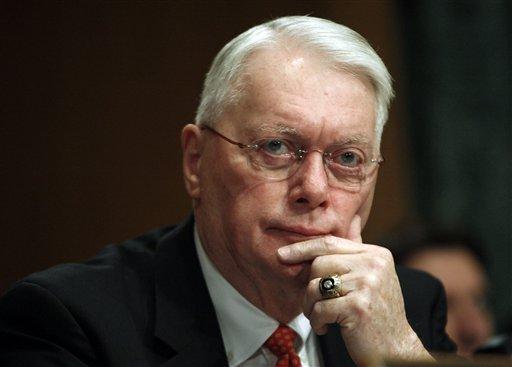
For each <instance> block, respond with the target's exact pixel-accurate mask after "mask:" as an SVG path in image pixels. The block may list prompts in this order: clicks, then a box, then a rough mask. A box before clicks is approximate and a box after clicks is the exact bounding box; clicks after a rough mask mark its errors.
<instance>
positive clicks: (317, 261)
mask: <svg viewBox="0 0 512 367" xmlns="http://www.w3.org/2000/svg"><path fill="white" fill-rule="evenodd" d="M322 263H323V257H322V256H317V257H315V258H314V259H313V261H312V262H311V268H312V269H319V268H322Z"/></svg>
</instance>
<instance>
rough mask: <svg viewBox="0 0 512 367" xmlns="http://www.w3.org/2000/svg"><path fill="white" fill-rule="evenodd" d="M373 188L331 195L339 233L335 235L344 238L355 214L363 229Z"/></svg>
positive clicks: (370, 203)
mask: <svg viewBox="0 0 512 367" xmlns="http://www.w3.org/2000/svg"><path fill="white" fill-rule="evenodd" d="M373 193H374V186H373V185H372V186H366V187H363V188H362V189H361V190H360V191H359V192H348V191H343V190H340V191H338V192H336V193H334V194H332V195H331V198H330V199H331V202H332V203H333V208H334V210H335V212H336V216H337V221H338V223H339V228H340V232H339V233H337V234H336V235H339V236H341V237H344V236H345V235H346V234H347V233H346V232H347V231H348V228H349V226H350V223H351V221H352V219H353V218H354V216H355V215H356V214H357V215H359V216H360V217H361V227H362V228H364V225H365V224H366V221H367V219H368V216H369V214H370V209H371V206H372V201H373Z"/></svg>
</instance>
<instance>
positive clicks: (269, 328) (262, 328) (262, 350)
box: [194, 226, 322, 367]
mask: <svg viewBox="0 0 512 367" xmlns="http://www.w3.org/2000/svg"><path fill="white" fill-rule="evenodd" d="M194 240H195V244H196V250H197V254H198V257H199V262H200V264H201V269H202V271H203V275H204V278H205V280H206V285H207V287H208V291H209V293H210V297H211V299H212V301H213V305H214V307H215V312H216V314H217V319H218V321H219V325H220V331H221V333H222V340H223V342H224V348H225V350H226V355H227V357H228V362H229V367H256V366H258V367H260V366H261V367H263V366H272V367H273V366H275V363H276V362H277V357H276V356H275V355H274V354H273V353H272V352H271V351H270V350H269V349H267V348H266V347H264V346H263V344H264V343H265V341H266V340H267V339H268V338H269V337H270V335H272V333H273V332H274V331H275V330H276V329H277V327H278V326H279V322H278V321H276V320H274V319H272V318H271V317H269V316H268V315H266V314H265V313H264V312H263V311H261V310H260V309H259V308H257V307H255V306H254V305H253V304H251V303H250V302H249V301H247V300H246V299H245V298H244V297H243V296H242V295H241V294H240V293H238V291H237V290H236V289H235V288H233V286H232V285H231V284H229V283H228V281H227V280H226V279H225V278H224V277H223V276H222V275H221V274H220V273H219V271H218V270H217V269H216V268H215V265H214V264H213V263H212V262H211V261H210V259H209V258H208V256H207V255H206V253H205V251H204V249H203V246H202V244H201V240H200V239H199V235H198V233H197V229H196V227H195V226H194ZM288 326H289V327H290V328H292V329H293V330H294V331H295V332H296V333H297V339H296V342H295V347H296V350H297V354H298V355H299V357H300V359H301V363H302V367H318V366H322V362H321V356H320V354H319V353H318V350H319V346H318V341H317V338H316V336H315V333H314V332H312V330H311V325H310V323H309V320H308V319H307V318H306V317H305V316H304V314H300V315H299V316H297V317H296V318H295V319H293V320H292V321H291V322H290V323H288Z"/></svg>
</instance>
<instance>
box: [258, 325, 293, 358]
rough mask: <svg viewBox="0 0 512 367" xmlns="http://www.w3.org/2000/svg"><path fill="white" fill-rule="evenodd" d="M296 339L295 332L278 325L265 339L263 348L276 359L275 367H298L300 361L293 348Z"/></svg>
mask: <svg viewBox="0 0 512 367" xmlns="http://www.w3.org/2000/svg"><path fill="white" fill-rule="evenodd" d="M296 338H297V333H296V332H295V331H293V330H292V329H291V328H289V327H288V326H286V325H279V327H278V328H277V329H276V331H274V333H273V334H272V335H271V336H270V338H268V339H267V341H266V342H265V346H266V347H267V348H268V349H269V350H270V351H271V352H272V353H274V354H275V355H276V356H277V358H278V362H277V364H276V366H293V367H295V366H297V367H299V366H300V359H299V357H298V356H297V352H296V351H295V346H294V343H295V339H296Z"/></svg>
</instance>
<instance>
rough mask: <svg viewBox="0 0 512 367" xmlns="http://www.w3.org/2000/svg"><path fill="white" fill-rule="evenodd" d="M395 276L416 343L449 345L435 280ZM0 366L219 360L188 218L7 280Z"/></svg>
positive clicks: (330, 351) (341, 359) (325, 340)
mask: <svg viewBox="0 0 512 367" xmlns="http://www.w3.org/2000/svg"><path fill="white" fill-rule="evenodd" d="M398 275H399V278H400V281H401V286H402V291H403V294H404V298H405V305H406V311H407V317H408V319H409V322H410V324H411V326H412V327H413V328H414V329H415V331H416V332H417V333H418V335H419V337H420V338H421V340H422V341H423V343H424V345H425V346H426V347H427V348H429V349H431V350H445V351H446V350H453V344H452V343H451V341H450V340H449V339H448V338H447V336H446V334H445V332H444V324H445V299H444V293H443V289H442V287H441V285H440V283H439V282H438V281H436V280H434V279H433V278H432V277H430V276H428V275H426V274H423V273H419V272H415V271H412V270H407V269H398ZM319 340H320V346H321V352H322V356H323V359H324V363H325V365H326V366H327V367H328V366H342V365H343V366H350V365H353V362H352V361H351V360H350V357H349V356H348V354H347V351H346V349H345V347H344V344H343V340H342V338H341V337H340V334H339V330H338V329H337V328H336V327H333V328H332V330H330V331H329V333H328V334H327V335H326V336H323V337H320V338H319ZM0 365H1V366H4V367H7V366H16V367H18V366H70V367H72V366H130V367H131V366H134V367H145V366H162V367H163V366H165V367H171V366H176V367H178V366H179V367H186V366H201V367H207V366H227V359H226V355H225V352H224V346H223V343H222V337H221V334H220V330H219V326H218V323H217V320H216V316H215V311H214V308H213V305H212V303H211V300H210V297H209V294H208V290H207V288H206V284H205V282H204V279H203V276H202V273H201V270H200V267H199V262H198V259H197V255H196V252H195V247H194V241H193V218H189V219H188V220H187V221H185V222H184V223H182V224H181V225H180V226H178V227H175V228H172V227H168V228H164V229H160V230H156V231H153V232H151V233H149V234H146V235H143V236H141V237H138V238H136V239H133V240H130V241H127V242H125V243H123V244H121V245H119V246H113V245H111V246H108V247H107V248H105V249H104V250H103V251H102V252H101V253H100V254H99V255H98V256H96V257H95V258H93V259H91V260H90V261H88V262H86V263H83V264H65V265H59V266H56V267H53V268H51V269H49V270H46V271H43V272H40V273H36V274H33V275H30V276H29V277H27V278H25V279H23V280H21V281H20V282H18V283H16V284H15V285H14V286H13V287H11V289H10V290H9V291H8V292H7V293H6V294H5V295H4V296H3V297H2V298H1V300H0Z"/></svg>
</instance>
